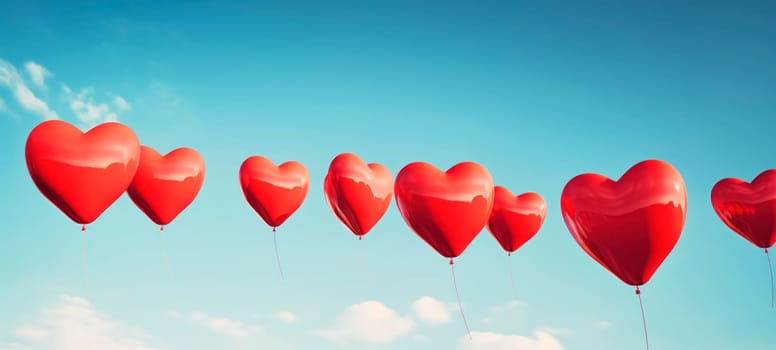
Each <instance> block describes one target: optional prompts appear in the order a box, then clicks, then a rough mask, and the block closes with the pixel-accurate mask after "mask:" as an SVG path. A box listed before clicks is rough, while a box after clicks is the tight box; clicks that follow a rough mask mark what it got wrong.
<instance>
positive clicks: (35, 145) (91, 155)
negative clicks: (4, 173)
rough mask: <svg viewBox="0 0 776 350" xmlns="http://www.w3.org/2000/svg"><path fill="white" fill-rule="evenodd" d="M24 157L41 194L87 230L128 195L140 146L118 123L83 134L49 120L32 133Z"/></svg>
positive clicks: (136, 165)
mask: <svg viewBox="0 0 776 350" xmlns="http://www.w3.org/2000/svg"><path fill="white" fill-rule="evenodd" d="M25 156H26V160H27V169H28V170H29V172H30V176H31V177H32V180H33V182H34V183H35V186H37V187H38V189H39V190H40V192H41V193H43V195H44V196H45V197H46V198H47V199H48V200H49V201H51V202H52V203H53V204H54V205H55V206H57V208H59V209H60V210H61V211H62V212H64V213H65V215H67V216H68V217H69V218H70V219H72V220H73V221H75V222H76V223H79V224H83V225H85V224H89V223H92V222H94V220H96V219H97V218H98V217H99V216H100V215H101V214H102V213H103V212H104V211H105V209H107V208H108V207H110V205H111V204H113V202H115V201H116V200H117V199H118V198H119V197H121V194H122V193H124V191H126V190H127V187H128V186H129V184H130V182H132V177H133V176H134V175H135V172H136V171H137V167H138V161H139V160H138V159H139V158H140V143H139V141H138V139H137V136H136V135H135V133H134V132H133V131H132V130H131V129H130V128H128V127H127V126H125V125H123V124H120V123H116V122H109V123H103V124H100V125H97V126H95V127H94V128H92V129H91V130H89V131H88V132H86V133H83V132H81V130H79V129H78V128H76V127H75V126H73V125H71V124H68V123H67V122H64V121H61V120H49V121H45V122H43V123H40V124H39V125H38V126H36V127H35V128H34V129H33V130H32V131H31V132H30V135H29V136H28V138H27V145H26V149H25Z"/></svg>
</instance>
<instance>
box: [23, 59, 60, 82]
mask: <svg viewBox="0 0 776 350" xmlns="http://www.w3.org/2000/svg"><path fill="white" fill-rule="evenodd" d="M24 68H26V69H27V75H29V76H30V80H31V81H32V83H33V84H34V85H35V86H37V87H40V88H46V78H48V77H50V76H53V74H51V72H49V71H48V69H46V67H43V66H41V65H40V64H38V63H35V62H32V61H29V62H27V63H25V64H24Z"/></svg>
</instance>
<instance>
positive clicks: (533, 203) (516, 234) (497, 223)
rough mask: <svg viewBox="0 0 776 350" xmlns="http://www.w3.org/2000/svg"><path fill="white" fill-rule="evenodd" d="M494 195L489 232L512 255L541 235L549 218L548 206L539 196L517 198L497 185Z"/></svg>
mask: <svg viewBox="0 0 776 350" xmlns="http://www.w3.org/2000/svg"><path fill="white" fill-rule="evenodd" d="M494 195H495V199H494V202H493V211H492V212H491V214H490V219H489V220H488V231H490V233H491V234H492V235H493V237H494V238H496V241H498V243H499V244H500V245H501V248H504V250H505V251H507V253H510V254H511V253H514V252H515V251H516V250H518V249H519V248H520V247H521V246H523V244H525V242H528V240H530V239H531V238H533V237H534V236H535V235H536V233H537V232H539V229H540V228H541V227H542V224H543V223H544V218H545V216H546V215H547V203H546V202H545V201H544V198H542V196H540V195H539V194H537V193H533V192H528V193H523V194H521V195H519V196H515V195H514V194H512V192H510V191H509V189H507V188H506V187H502V186H496V188H495V193H494Z"/></svg>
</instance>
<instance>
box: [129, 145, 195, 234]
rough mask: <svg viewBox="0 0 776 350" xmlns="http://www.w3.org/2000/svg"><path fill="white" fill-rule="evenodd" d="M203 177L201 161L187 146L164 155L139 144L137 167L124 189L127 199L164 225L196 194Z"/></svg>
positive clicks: (191, 200)
mask: <svg viewBox="0 0 776 350" xmlns="http://www.w3.org/2000/svg"><path fill="white" fill-rule="evenodd" d="M204 180H205V161H204V160H203V159H202V156H201V155H200V154H199V153H198V152H197V151H195V150H193V149H191V148H186V147H184V148H178V149H176V150H173V151H172V152H170V153H168V154H167V155H165V156H162V155H160V154H159V153H158V152H156V151H155V150H154V149H153V148H151V147H147V146H141V147H140V166H139V167H138V169H137V173H136V174H135V177H134V179H133V180H132V183H131V184H130V186H129V188H128V189H127V194H128V195H129V198H130V199H132V201H133V202H134V203H135V205H137V207H138V208H140V210H142V211H143V213H145V214H146V215H147V216H148V218H149V219H151V221H153V222H155V223H156V224H157V225H167V224H169V223H170V222H172V221H173V220H174V219H175V217H177V216H178V214H180V213H181V212H182V211H183V209H185V208H186V207H188V206H189V204H191V202H193V201H194V198H196V197H197V193H199V190H200V188H202V182H203V181H204Z"/></svg>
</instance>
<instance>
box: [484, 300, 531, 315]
mask: <svg viewBox="0 0 776 350" xmlns="http://www.w3.org/2000/svg"><path fill="white" fill-rule="evenodd" d="M526 305H528V304H526V302H524V301H522V300H510V301H509V302H508V303H506V304H503V305H496V306H494V307H492V308H491V309H490V312H491V313H494V314H501V313H504V312H507V311H510V310H514V309H516V308H518V307H521V306H526Z"/></svg>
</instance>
